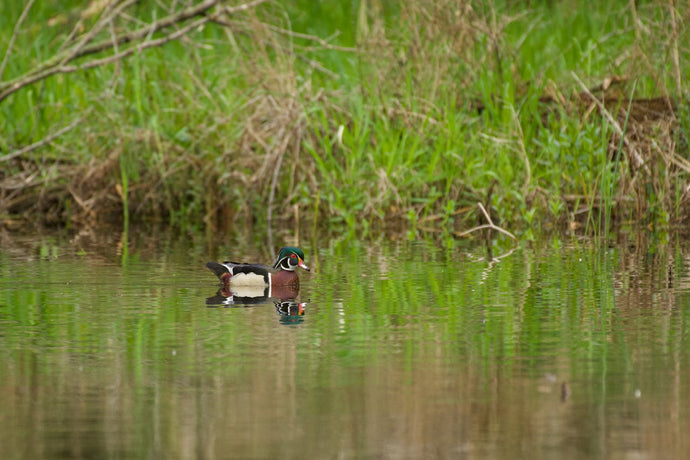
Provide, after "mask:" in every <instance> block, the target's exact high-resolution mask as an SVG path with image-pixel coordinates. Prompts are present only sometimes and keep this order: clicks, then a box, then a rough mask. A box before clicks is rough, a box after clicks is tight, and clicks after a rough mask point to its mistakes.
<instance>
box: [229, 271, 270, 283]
mask: <svg viewBox="0 0 690 460" xmlns="http://www.w3.org/2000/svg"><path fill="white" fill-rule="evenodd" d="M270 280H271V274H270V273H269V274H268V282H269V283H270ZM266 283H267V281H266V279H265V278H264V275H259V274H258V273H237V274H235V275H233V276H232V278H230V284H232V285H233V286H266Z"/></svg>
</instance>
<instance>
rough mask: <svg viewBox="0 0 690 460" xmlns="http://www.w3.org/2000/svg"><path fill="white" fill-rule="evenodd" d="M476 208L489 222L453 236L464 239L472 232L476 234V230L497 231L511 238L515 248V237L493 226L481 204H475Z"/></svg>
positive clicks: (455, 233)
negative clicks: (487, 229) (477, 207)
mask: <svg viewBox="0 0 690 460" xmlns="http://www.w3.org/2000/svg"><path fill="white" fill-rule="evenodd" d="M477 206H479V209H481V211H482V213H483V214H484V217H485V218H486V220H487V222H489V223H488V224H484V225H479V226H477V227H473V228H471V229H469V230H465V231H464V232H453V234H454V235H455V236H459V237H465V236H467V235H469V234H470V233H472V232H476V231H477V230H482V229H484V228H489V229H491V230H494V231H497V232H499V233H503V234H504V235H506V236H508V237H509V238H511V239H512V240H513V241H514V242H515V246H517V244H518V239H517V238H516V237H515V235H513V234H512V233H510V232H509V231H508V230H504V229H502V228H501V227H499V226H498V225H496V224H494V222H493V220H491V216H489V213H488V212H486V209H485V208H484V205H483V204H482V203H481V202H477Z"/></svg>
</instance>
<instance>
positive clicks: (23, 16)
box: [0, 0, 34, 81]
mask: <svg viewBox="0 0 690 460" xmlns="http://www.w3.org/2000/svg"><path fill="white" fill-rule="evenodd" d="M33 4H34V0H29V2H28V3H27V4H26V6H25V7H24V10H22V14H21V15H20V16H19V19H17V23H16V24H15V25H14V31H12V38H10V43H9V44H8V45H7V50H6V51H5V57H3V58H2V64H1V65H0V81H2V76H3V74H4V73H5V67H6V66H7V60H8V59H9V58H10V54H12V48H13V47H14V41H15V40H16V39H17V34H19V27H21V25H22V22H24V19H26V15H27V14H29V10H30V9H31V5H33Z"/></svg>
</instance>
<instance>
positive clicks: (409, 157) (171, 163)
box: [0, 0, 690, 238]
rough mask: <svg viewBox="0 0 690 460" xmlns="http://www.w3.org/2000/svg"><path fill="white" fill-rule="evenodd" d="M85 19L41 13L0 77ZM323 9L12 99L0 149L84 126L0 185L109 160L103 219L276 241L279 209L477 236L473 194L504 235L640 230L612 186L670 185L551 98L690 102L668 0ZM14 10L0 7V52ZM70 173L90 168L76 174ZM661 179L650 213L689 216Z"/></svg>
mask: <svg viewBox="0 0 690 460" xmlns="http://www.w3.org/2000/svg"><path fill="white" fill-rule="evenodd" d="M83 6H84V5H83V4H82V2H77V1H71V2H70V1H68V2H61V3H59V4H58V3H51V2H46V3H43V4H40V5H38V4H37V5H36V6H35V7H34V8H32V10H31V12H30V16H29V18H28V19H27V21H26V24H25V27H23V29H22V33H21V34H20V35H19V36H18V37H17V44H16V46H15V49H14V50H13V52H12V54H11V56H10V59H9V65H8V67H7V70H6V72H5V79H10V78H12V77H15V76H17V75H19V74H21V72H22V71H23V70H26V69H27V68H30V67H31V66H32V65H35V64H36V63H37V62H39V61H40V60H42V59H45V58H46V57H49V56H51V55H53V54H54V53H55V52H56V48H57V46H59V44H60V43H61V41H62V39H64V36H65V34H66V33H67V32H68V31H69V30H71V27H72V26H73V24H74V22H75V21H76V20H77V19H78V17H79V16H78V15H79V12H80V11H81V8H83ZM332 6H333V7H332V8H330V7H329V8H327V9H323V8H321V7H314V5H313V4H312V2H304V1H295V2H291V3H288V4H285V5H279V4H267V5H263V6H262V7H260V8H258V9H257V10H253V11H250V12H249V13H248V14H246V15H244V16H241V17H238V18H237V19H238V24H242V27H241V28H240V27H239V26H238V28H237V29H236V30H230V29H225V28H223V27H221V26H207V27H204V28H203V30H199V31H196V32H194V33H193V34H192V35H190V36H189V37H188V38H187V39H185V40H184V41H178V42H172V43H168V44H167V45H165V46H164V47H162V48H157V49H151V50H147V51H145V52H142V53H140V54H137V55H135V56H133V57H132V58H130V59H128V60H125V61H122V62H120V63H118V64H112V65H109V66H105V67H100V68H96V69H93V70H90V71H84V72H77V73H71V74H64V75H58V76H55V77H51V78H48V79H46V80H44V81H42V82H40V83H37V84H35V85H33V86H31V87H28V88H25V89H24V90H22V91H19V92H17V93H15V94H14V95H12V96H11V97H10V98H9V99H7V100H6V101H4V102H3V103H0V132H2V133H3V136H2V137H3V138H2V143H0V146H1V147H2V149H3V151H2V152H3V154H4V153H6V152H11V151H13V150H14V149H16V148H20V147H22V146H24V145H27V144H30V143H32V142H36V141H38V140H40V139H42V138H44V137H45V136H47V135H49V134H50V133H51V132H54V131H55V130H56V129H58V128H59V127H61V126H64V125H66V124H68V123H69V121H70V120H72V119H74V117H78V116H80V115H82V116H84V117H85V119H84V121H83V123H81V124H80V125H79V127H78V128H77V129H75V130H73V131H71V132H70V133H68V134H66V135H64V136H63V137H61V138H60V139H59V140H58V141H56V142H55V143H54V144H53V147H52V148H51V147H45V148H42V149H39V150H37V151H34V152H32V153H31V154H29V155H28V158H27V159H28V160H30V162H29V163H28V164H27V163H26V162H13V163H6V164H7V168H6V169H5V170H4V171H3V172H2V173H1V175H2V178H7V177H11V176H12V175H14V174H18V173H19V172H20V171H21V170H22V169H23V168H27V167H29V168H30V167H31V166H30V165H31V164H33V165H34V166H33V167H34V168H35V169H36V172H37V174H38V176H40V177H41V178H42V180H43V183H44V184H45V186H51V187H52V186H54V185H55V184H56V183H63V184H70V183H74V182H75V181H76V180H78V178H82V177H84V175H85V174H86V173H85V171H87V170H88V168H90V167H93V166H94V165H96V164H99V163H102V162H103V161H105V159H106V158H108V157H109V156H111V155H113V154H114V153H113V152H115V154H116V155H120V161H119V164H120V169H119V170H113V171H111V172H110V173H109V174H105V176H104V178H103V180H105V181H106V182H105V183H102V181H101V182H99V183H87V184H85V185H84V184H82V186H83V187H84V190H90V191H91V193H94V194H97V193H98V192H99V191H100V190H103V189H107V188H108V187H115V185H116V184H118V183H119V184H120V186H121V187H122V190H123V192H124V195H123V196H122V200H121V201H120V202H117V200H113V199H110V198H108V197H107V196H105V195H104V196H103V199H102V200H100V201H99V202H101V203H102V206H103V208H104V209H103V210H102V214H104V215H106V214H107V215H111V214H112V212H111V211H112V210H111V209H105V208H107V207H111V208H112V207H120V208H121V209H122V212H121V213H120V215H122V216H123V219H126V218H127V216H130V217H132V218H136V219H137V220H145V219H148V218H156V219H163V220H165V221H167V222H169V223H170V224H172V225H174V226H177V227H180V228H185V227H207V228H210V229H213V230H218V231H227V230H229V229H230V228H233V227H236V226H251V227H253V226H258V227H259V228H263V227H265V225H266V223H267V217H266V216H267V214H268V213H267V209H266V207H267V206H268V203H269V200H270V197H274V198H273V202H272V206H273V215H275V216H278V217H279V221H280V222H286V224H285V225H289V224H288V223H289V222H292V223H293V224H294V222H296V216H299V222H301V223H304V222H310V224H309V225H310V226H316V227H323V226H328V227H332V228H333V229H336V230H340V231H346V232H351V233H353V234H362V233H364V234H366V233H368V232H380V231H389V232H390V231H393V232H400V233H401V234H404V235H408V236H409V237H411V238H416V237H418V236H420V235H421V234H422V233H424V232H433V233H441V234H445V235H452V234H453V233H454V232H455V233H457V232H459V231H461V230H463V229H466V228H467V227H469V226H473V225H477V224H478V223H480V221H481V215H480V214H479V213H478V212H477V211H476V206H475V203H476V202H477V201H481V202H483V203H484V204H485V205H486V206H487V207H488V208H489V210H490V212H491V214H492V217H493V218H494V220H495V222H496V223H497V224H499V225H502V226H506V227H509V228H511V229H513V230H517V231H520V232H522V233H523V235H525V236H527V237H531V236H532V235H533V232H537V231H540V230H544V229H547V230H548V229H552V228H560V227H561V226H562V225H565V224H570V225H572V224H575V223H577V222H584V223H585V224H586V223H589V225H586V226H585V227H584V228H586V229H587V231H590V230H591V231H594V232H604V233H606V232H607V231H608V229H609V228H610V223H611V217H612V216H614V217H615V216H622V215H625V216H632V217H633V218H634V217H635V216H634V212H635V209H632V210H630V211H629V212H622V211H621V210H620V209H617V211H618V212H617V213H613V214H612V213H611V212H610V210H611V209H612V208H613V206H614V203H617V205H616V206H618V205H619V204H620V205H624V202H625V200H621V199H620V198H621V194H631V193H638V192H639V189H638V190H637V192H636V191H634V190H632V191H631V189H630V188H624V187H623V186H621V185H620V184H628V185H630V184H634V185H635V184H641V183H643V182H645V181H648V180H649V181H653V180H657V179H653V178H639V179H634V180H633V178H632V177H628V178H627V179H626V178H624V179H625V180H618V179H617V175H618V174H630V173H629V172H626V171H630V168H629V165H628V164H627V163H626V161H627V160H626V158H625V157H624V156H621V155H619V156H618V157H615V158H614V157H613V156H612V155H611V151H610V146H609V144H610V142H611V136H612V133H613V129H612V127H611V126H610V125H609V122H608V121H607V120H606V119H605V117H603V116H602V115H601V114H599V113H597V112H596V111H593V112H589V113H587V114H586V115H585V114H584V113H585V111H584V110H576V109H575V108H574V105H573V104H565V105H563V104H558V103H553V101H568V100H570V99H569V98H570V96H571V95H572V94H574V93H575V92H578V91H580V88H579V87H578V85H577V82H576V81H575V80H574V79H573V74H575V75H577V77H578V78H580V79H581V80H582V81H584V82H585V83H586V84H587V86H589V87H594V86H595V85H597V84H599V83H601V82H602V80H603V79H604V78H606V77H609V76H614V75H624V76H627V77H629V81H630V82H634V83H630V84H628V86H627V87H626V86H625V84H624V85H621V86H622V88H621V96H622V100H624V101H628V100H629V99H630V96H631V94H632V92H631V88H633V87H634V92H635V97H652V96H658V95H666V94H670V95H671V96H672V97H674V98H682V97H683V96H684V95H687V86H686V82H685V81H684V80H683V79H681V81H680V83H681V88H680V89H681V91H682V92H683V93H684V94H683V95H681V94H676V93H677V90H676V88H675V85H674V84H671V83H672V82H673V81H674V75H677V74H678V70H680V75H686V74H687V68H685V67H683V68H682V69H677V68H675V67H674V62H673V59H671V58H670V56H672V51H673V50H674V43H676V47H675V49H676V50H678V51H679V52H680V56H681V57H682V58H683V59H681V61H680V62H681V65H682V66H685V62H688V60H687V59H685V58H687V49H685V48H684V47H682V46H681V47H678V46H677V43H683V42H682V40H683V39H687V38H690V37H688V31H687V27H685V26H684V25H683V24H684V23H683V22H682V21H679V22H678V24H677V25H678V27H679V36H678V37H677V38H675V40H676V41H674V38H673V37H670V36H669V34H668V33H662V32H663V31H664V30H666V29H667V28H668V18H667V16H665V15H664V12H665V11H666V10H667V7H666V5H665V4H662V3H659V2H648V3H645V4H642V5H638V6H637V8H636V10H634V11H633V10H631V8H630V2H627V1H622V0H621V1H617V2H613V3H607V4H605V5H604V4H582V3H581V2H574V1H566V2H557V3H552V2H528V3H524V2H501V1H486V2H467V3H462V2H460V3H456V2H448V1H444V0H436V1H433V2H429V3H428V4H424V5H418V4H412V5H411V4H408V3H407V2H382V1H372V2H337V3H336V4H334V5H332ZM22 7H23V4H22V2H18V1H11V2H5V3H4V4H3V6H2V7H0V13H2V14H0V26H1V30H2V32H0V50H4V48H5V47H6V45H7V43H8V41H9V37H10V34H11V31H12V28H13V25H14V21H15V20H16V18H17V17H18V16H19V13H20V11H21V8H22ZM137 8H138V9H137ZM137 8H135V9H133V10H132V11H131V12H130V13H131V14H133V15H136V16H138V17H139V18H140V19H141V20H144V21H151V20H152V19H153V18H154V17H158V16H160V15H162V14H163V10H162V8H161V7H160V5H159V6H153V7H151V5H139V6H137ZM326 10H327V11H326ZM678 11H679V14H680V18H681V19H682V18H687V17H688V14H690V9H689V8H687V7H686V6H684V5H680V6H678ZM93 20H94V19H89V18H87V19H86V20H85V21H84V22H85V26H88V24H89V21H93ZM266 23H268V24H271V25H272V26H273V27H274V28H273V29H271V28H268V27H267V26H266V25H265V24H266ZM42 24H43V25H44V24H48V26H41V25H42ZM276 26H277V27H281V28H284V29H286V30H291V31H294V32H297V33H300V34H313V35H315V36H318V37H321V38H324V39H326V38H328V39H329V40H330V41H329V43H330V44H331V45H334V46H332V47H324V46H322V44H321V43H319V42H317V41H314V40H309V39H307V38H304V37H303V36H295V35H289V34H287V33H283V32H277V31H276V29H275V27H276ZM329 37H331V38H329ZM686 42H687V40H686ZM343 47H356V48H357V51H352V50H346V49H344V48H343ZM656 49H661V50H663V51H664V53H657V52H654V50H656ZM544 96H550V97H551V98H552V99H551V101H552V102H544ZM596 96H598V97H599V96H601V94H597V95H596ZM623 105H625V104H623ZM682 113H684V112H682ZM614 115H615V114H614ZM679 126H680V128H679V129H678V130H677V131H676V133H677V134H676V135H677V136H678V139H679V142H678V143H677V146H678V150H677V152H673V153H678V154H680V155H686V154H687V140H686V139H687V120H685V117H684V116H683V118H682V119H681V122H680V125H679ZM683 139H685V144H683V141H682V140H683ZM619 150H620V148H619ZM117 152H119V153H117ZM133 158H135V159H136V160H132V159H133ZM278 158H282V159H283V161H282V162H280V165H281V166H280V168H275V165H276V164H278V162H277V159H278ZM650 161H660V160H659V159H658V158H657V159H656V160H655V159H650ZM612 162H615V164H612ZM662 163H663V162H662ZM58 164H60V165H64V164H70V165H73V166H75V167H81V168H82V169H81V170H79V171H80V173H79V174H75V175H70V174H69V173H65V171H64V169H58V168H57V165H58ZM27 165H28V166H27ZM664 165H666V167H668V166H669V164H668V162H667V163H664V164H662V167H661V168H659V169H658V171H657V174H665V173H664V167H663V166H664ZM86 176H87V177H88V174H86ZM274 176H275V177H276V178H277V181H275V182H274V181H273V179H272V178H273V177H274ZM668 176H672V178H673V180H672V181H669V182H668V183H670V184H673V188H672V190H667V191H666V192H664V194H661V195H663V196H664V197H668V196H675V197H676V198H675V202H674V203H672V204H670V205H669V204H668V203H667V201H668V200H667V198H663V200H666V201H659V202H658V203H654V202H653V201H654V200H662V197H661V195H660V194H659V193H657V194H656V195H654V196H651V195H650V196H647V197H645V199H647V200H651V201H652V202H650V203H649V205H648V207H646V208H645V209H644V210H643V211H644V212H645V213H646V212H647V211H648V209H649V208H653V207H654V206H655V205H656V206H657V208H658V209H660V212H658V213H657V214H656V215H658V216H662V215H664V212H665V213H666V214H667V215H674V216H676V217H677V218H682V214H683V205H684V204H685V202H684V201H683V197H682V193H681V192H678V190H679V189H681V188H682V187H683V186H684V185H685V184H686V183H687V180H688V178H687V173H686V172H685V171H683V170H679V171H677V172H674V173H673V174H671V173H669V174H668ZM657 182H659V183H661V182H663V181H662V180H660V179H659V180H657ZM617 187H618V188H617ZM642 187H643V188H644V186H642ZM669 187H670V186H669ZM272 190H273V191H272ZM638 195H639V193H638ZM108 196H112V195H108ZM640 196H641V195H640ZM66 199H67V200H69V199H70V198H69V196H68V197H67V198H66ZM669 206H671V207H672V209H666V208H668V207H669ZM638 208H639V206H638ZM69 209H72V210H75V212H76V211H77V210H78V209H79V207H75V206H71V207H70V208H69ZM19 211H21V210H20V209H17V208H9V209H5V210H4V211H1V212H3V213H5V214H7V213H9V214H12V213H18V212H19ZM100 211H101V210H98V209H97V210H96V215H97V216H98V215H99V213H100ZM116 214H117V213H116ZM70 218H71V217H70V216H69V215H66V216H65V219H67V220H69V219H70ZM602 218H603V219H604V220H603V221H602V220H601V219H602ZM659 221H663V219H661V218H660V220H659ZM598 222H605V225H603V226H601V227H600V226H599V224H598ZM595 223H597V224H596V225H593V224H595Z"/></svg>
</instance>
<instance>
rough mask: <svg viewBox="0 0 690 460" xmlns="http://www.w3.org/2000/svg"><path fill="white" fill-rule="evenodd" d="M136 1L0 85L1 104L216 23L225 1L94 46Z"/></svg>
mask: <svg viewBox="0 0 690 460" xmlns="http://www.w3.org/2000/svg"><path fill="white" fill-rule="evenodd" d="M136 1H137V0H124V1H123V2H121V3H118V1H117V0H115V1H114V2H112V3H110V4H109V5H108V8H107V9H106V11H105V12H104V13H103V14H102V15H101V17H100V18H99V19H98V21H97V22H96V23H95V24H94V26H93V27H92V28H91V29H90V30H89V31H88V32H87V33H86V34H85V35H84V36H83V37H81V38H80V39H79V41H78V42H77V43H76V44H75V45H73V46H71V47H70V46H69V44H68V43H63V46H62V48H64V51H62V52H60V53H58V54H57V55H55V56H53V57H52V58H50V59H48V60H46V61H44V62H43V63H41V64H39V65H38V66H37V67H36V68H34V69H32V70H30V71H28V72H26V73H25V74H24V75H21V76H19V77H17V78H15V79H13V80H11V81H8V82H4V83H2V82H0V102H2V101H3V100H5V99H6V98H7V97H9V96H10V95H11V94H13V93H15V92H16V91H19V90H20V89H21V88H24V87H25V86H28V85H31V84H33V83H36V82H38V81H41V80H44V79H46V78H48V77H50V76H51V75H55V74H59V73H70V72H76V71H78V70H82V69H90V68H93V67H98V66H102V65H105V64H110V63H112V62H116V61H118V60H120V59H123V58H125V57H128V56H130V55H132V54H134V53H135V52H138V51H142V50H144V49H147V48H152V47H155V46H161V45H163V44H165V43H167V42H169V41H172V40H175V39H178V38H180V37H182V36H183V35H185V34H187V33H188V32H190V31H191V30H193V29H195V28H197V27H199V26H201V25H203V24H205V23H206V22H208V21H210V20H212V18H213V16H212V15H208V16H207V15H206V13H207V12H208V10H210V9H211V8H213V7H215V6H217V5H220V4H221V3H222V2H224V1H225V0H204V1H202V2H201V3H199V4H197V5H194V6H191V7H188V8H186V9H184V10H181V11H178V12H176V13H174V14H170V15H169V16H166V17H164V18H163V19H161V20H158V21H154V22H153V23H152V24H150V25H148V26H146V27H142V28H140V29H137V30H134V31H131V32H128V33H124V34H121V35H118V36H116V37H112V36H111V37H109V38H107V39H104V40H102V41H99V42H96V43H93V40H94V39H95V38H96V36H97V35H98V34H99V33H100V32H101V31H102V30H103V28H104V27H106V26H107V25H108V24H112V21H113V20H114V19H115V18H116V17H117V16H119V15H122V14H123V11H124V10H125V9H126V8H127V7H129V6H131V5H132V4H134V3H135V2H136ZM266 1H268V0H252V1H249V2H247V3H244V4H241V5H236V6H233V7H226V8H224V9H223V12H224V13H225V14H234V13H238V12H241V11H246V10H248V9H250V8H253V7H255V6H257V5H260V4H262V3H265V2H266ZM25 10H26V9H25ZM196 16H203V17H202V18H200V19H198V20H197V21H194V22H192V23H190V24H187V25H185V26H184V27H182V28H180V29H177V30H175V31H174V32H171V33H169V34H167V35H165V36H163V37H161V38H158V39H156V40H150V37H151V36H152V35H153V34H154V33H155V32H158V31H161V30H162V29H165V28H168V27H171V26H173V25H176V24H179V23H182V22H184V21H187V20H189V19H191V18H193V17H196ZM20 19H21V18H20ZM141 40H144V41H143V42H141V43H139V44H138V45H132V46H130V47H129V48H127V49H124V50H118V47H119V46H121V45H123V44H126V43H132V42H139V41H141ZM111 49H114V50H115V54H113V55H111V56H107V57H104V58H101V59H96V60H93V61H89V62H86V63H84V64H81V65H68V64H69V63H71V62H72V61H74V60H75V59H77V58H81V57H84V56H87V55H90V54H95V53H101V52H104V51H108V50H111Z"/></svg>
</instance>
